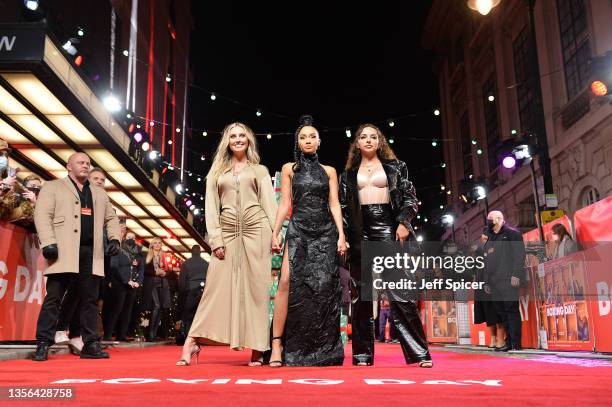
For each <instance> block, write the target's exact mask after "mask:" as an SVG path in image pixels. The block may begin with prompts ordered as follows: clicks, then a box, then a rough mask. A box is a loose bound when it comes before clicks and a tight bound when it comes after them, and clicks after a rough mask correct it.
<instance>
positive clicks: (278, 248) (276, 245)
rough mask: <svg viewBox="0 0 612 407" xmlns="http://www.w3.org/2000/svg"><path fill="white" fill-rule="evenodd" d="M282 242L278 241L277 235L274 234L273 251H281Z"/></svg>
mask: <svg viewBox="0 0 612 407" xmlns="http://www.w3.org/2000/svg"><path fill="white" fill-rule="evenodd" d="M280 252H281V244H280V243H279V242H278V238H277V237H276V235H274V236H272V253H280Z"/></svg>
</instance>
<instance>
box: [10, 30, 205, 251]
mask: <svg viewBox="0 0 612 407" xmlns="http://www.w3.org/2000/svg"><path fill="white" fill-rule="evenodd" d="M0 137H2V138H3V139H5V140H6V141H7V142H8V143H9V144H10V145H11V147H12V148H13V153H12V154H11V155H12V158H13V159H14V160H15V161H16V162H17V163H18V164H13V165H12V166H19V167H21V168H22V169H24V168H23V167H25V169H27V171H30V172H32V173H36V174H38V175H39V176H42V177H44V178H46V179H53V178H59V177H64V176H66V174H67V171H66V169H65V167H66V161H67V159H68V157H69V156H70V155H71V154H72V153H74V152H78V151H80V152H85V153H87V154H88V155H89V157H91V160H92V165H94V166H97V167H100V168H102V169H103V170H104V171H105V172H106V174H107V178H108V179H107V185H106V187H107V191H108V195H109V197H110V199H111V201H112V203H113V205H114V206H115V207H116V208H117V211H118V214H119V215H120V216H122V217H126V218H127V227H128V228H129V229H130V230H132V231H133V232H135V233H136V234H137V235H138V236H139V237H141V238H143V239H145V240H148V241H150V240H151V239H152V238H153V237H156V236H157V237H160V238H162V240H163V241H164V243H165V244H166V245H167V246H168V247H169V248H170V249H171V250H173V251H175V252H176V253H177V254H180V255H181V256H182V257H188V253H189V252H190V248H191V246H192V245H194V244H199V245H200V246H202V247H203V248H204V250H206V251H207V252H209V253H210V247H209V246H208V245H207V244H206V242H205V241H204V239H203V237H202V236H201V235H200V234H199V233H198V231H197V230H196V229H195V228H194V227H193V218H192V217H191V215H188V218H185V217H184V216H183V215H182V214H181V213H180V212H179V211H178V210H177V208H176V207H175V206H174V202H175V195H174V191H172V190H171V189H170V188H168V190H167V191H166V192H165V193H164V192H162V190H161V189H159V188H158V187H157V185H158V182H157V181H158V179H159V174H157V173H156V172H154V174H153V179H151V178H149V177H148V176H147V174H146V173H145V172H144V171H143V170H142V169H141V168H140V167H139V166H138V165H137V164H136V163H135V162H134V161H133V160H132V159H131V158H130V156H129V155H128V147H129V145H130V138H129V137H128V135H127V134H126V132H125V131H124V130H123V129H122V127H121V126H120V125H119V124H118V123H117V122H116V121H115V120H114V118H113V117H112V115H111V114H110V113H108V112H107V110H106V109H105V108H104V106H103V103H102V102H101V101H100V100H99V99H98V97H97V96H96V95H95V94H94V92H93V91H92V89H91V88H90V87H89V86H88V84H87V80H86V79H85V78H84V77H82V76H81V74H80V72H79V70H78V68H76V67H75V66H73V65H72V63H71V62H70V61H69V60H68V59H66V57H65V56H64V53H63V52H62V51H61V50H60V48H59V47H58V46H57V45H56V44H55V43H54V42H53V41H52V40H51V38H50V37H49V35H48V34H47V33H46V32H45V28H44V27H43V26H42V25H40V24H10V25H0ZM23 174H24V171H22V172H20V176H21V175H23ZM26 175H27V174H26Z"/></svg>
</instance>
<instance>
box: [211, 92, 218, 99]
mask: <svg viewBox="0 0 612 407" xmlns="http://www.w3.org/2000/svg"><path fill="white" fill-rule="evenodd" d="M210 100H217V95H215V94H214V92H213V93H211V94H210Z"/></svg>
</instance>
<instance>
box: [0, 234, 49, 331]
mask: <svg viewBox="0 0 612 407" xmlns="http://www.w3.org/2000/svg"><path fill="white" fill-rule="evenodd" d="M0 242H1V243H0V341H8V340H32V339H35V337H36V321H37V319H38V313H39V312H40V307H41V305H42V302H43V299H44V297H45V279H44V278H43V275H42V271H43V270H44V259H43V257H42V256H41V255H40V249H39V248H38V237H37V235H35V234H33V233H30V232H27V231H26V230H25V229H23V228H21V227H19V226H15V225H12V224H10V223H5V222H0Z"/></svg>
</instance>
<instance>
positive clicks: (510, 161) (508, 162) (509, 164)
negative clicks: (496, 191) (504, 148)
mask: <svg viewBox="0 0 612 407" xmlns="http://www.w3.org/2000/svg"><path fill="white" fill-rule="evenodd" d="M502 165H503V166H504V168H508V169H510V168H514V166H515V165H516V160H515V159H514V157H512V156H507V157H504V159H503V160H502Z"/></svg>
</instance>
